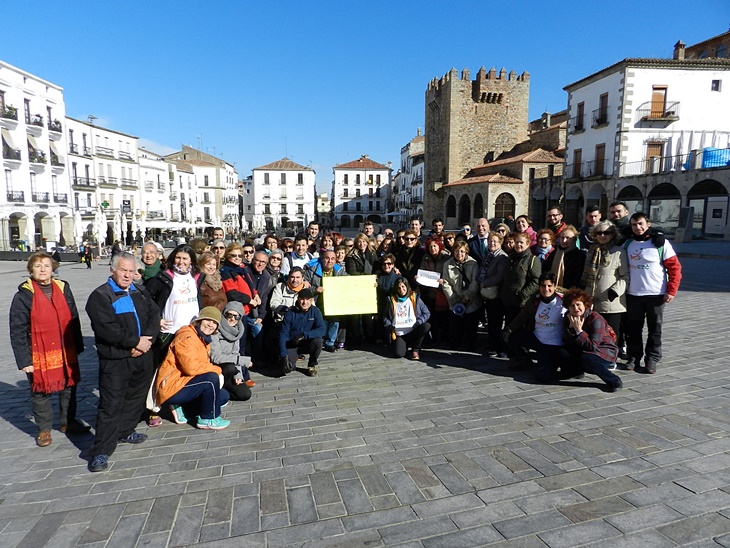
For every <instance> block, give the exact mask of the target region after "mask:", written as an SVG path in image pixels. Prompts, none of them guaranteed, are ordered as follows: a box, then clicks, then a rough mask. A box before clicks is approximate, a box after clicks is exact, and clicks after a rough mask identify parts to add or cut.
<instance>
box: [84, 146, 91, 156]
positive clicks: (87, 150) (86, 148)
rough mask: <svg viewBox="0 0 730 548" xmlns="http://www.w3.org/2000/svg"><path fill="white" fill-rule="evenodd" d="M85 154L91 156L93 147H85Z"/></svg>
mask: <svg viewBox="0 0 730 548" xmlns="http://www.w3.org/2000/svg"><path fill="white" fill-rule="evenodd" d="M84 156H88V157H91V147H84Z"/></svg>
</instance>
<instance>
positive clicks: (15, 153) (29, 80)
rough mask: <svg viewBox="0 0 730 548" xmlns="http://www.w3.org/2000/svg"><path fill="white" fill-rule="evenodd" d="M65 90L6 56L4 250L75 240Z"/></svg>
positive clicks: (1, 82)
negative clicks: (65, 127) (33, 73)
mask: <svg viewBox="0 0 730 548" xmlns="http://www.w3.org/2000/svg"><path fill="white" fill-rule="evenodd" d="M65 116H66V107H65V104H64V99H63V89H62V88H61V87H59V86H57V85H55V84H52V83H51V82H47V81H45V80H42V79H41V78H38V77H37V76H34V75H32V74H29V73H27V72H25V71H23V70H21V69H18V68H16V67H14V66H12V65H9V64H7V63H4V62H2V61H0V132H2V163H3V184H4V187H5V188H4V191H3V192H2V194H0V251H9V250H12V249H20V250H33V249H35V248H36V247H38V246H40V247H42V248H43V249H50V247H52V246H55V245H69V246H70V245H75V244H77V243H79V242H78V241H77V240H78V238H77V235H76V229H75V223H74V212H73V208H72V204H71V200H70V195H71V192H70V188H69V174H68V159H67V153H66V149H67V146H66V135H65V133H64V122H65Z"/></svg>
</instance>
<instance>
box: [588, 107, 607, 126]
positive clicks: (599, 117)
mask: <svg viewBox="0 0 730 548" xmlns="http://www.w3.org/2000/svg"><path fill="white" fill-rule="evenodd" d="M607 125H608V109H607V108H597V109H596V110H594V111H593V123H592V124H591V127H602V126H607Z"/></svg>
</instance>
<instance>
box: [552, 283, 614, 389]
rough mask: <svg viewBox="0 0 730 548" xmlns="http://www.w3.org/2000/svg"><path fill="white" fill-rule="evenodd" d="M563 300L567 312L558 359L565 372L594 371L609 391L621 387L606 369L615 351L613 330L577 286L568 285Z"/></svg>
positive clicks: (569, 373)
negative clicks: (569, 287)
mask: <svg viewBox="0 0 730 548" xmlns="http://www.w3.org/2000/svg"><path fill="white" fill-rule="evenodd" d="M563 304H564V305H565V306H566V307H567V309H568V313H567V314H566V316H565V320H564V341H565V346H564V347H563V348H561V350H560V362H561V363H562V367H563V369H564V370H565V371H566V374H568V375H573V376H574V375H580V374H581V373H584V372H585V373H590V374H591V375H596V376H597V377H599V378H600V379H601V380H602V381H603V382H605V383H606V384H607V385H608V391H609V392H615V391H616V390H618V389H619V388H623V382H622V381H621V378H620V377H619V376H617V375H616V374H614V373H612V372H611V371H609V367H611V365H612V364H613V363H614V362H615V361H616V356H617V355H618V347H617V346H616V334H615V333H614V332H613V329H611V327H609V325H608V323H607V322H606V320H604V319H603V317H602V316H601V315H600V314H599V313H598V312H594V311H593V310H591V297H590V295H588V293H586V292H585V291H582V290H580V289H576V288H574V289H569V290H568V291H566V292H565V295H564V296H563Z"/></svg>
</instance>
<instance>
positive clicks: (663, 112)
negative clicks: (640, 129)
mask: <svg viewBox="0 0 730 548" xmlns="http://www.w3.org/2000/svg"><path fill="white" fill-rule="evenodd" d="M677 120H679V101H673V102H671V103H663V104H662V103H654V102H652V101H647V102H646V103H644V104H642V105H641V106H640V107H639V108H637V109H636V121H637V122H638V123H641V122H663V123H666V124H670V123H671V122H676V121H677Z"/></svg>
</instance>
